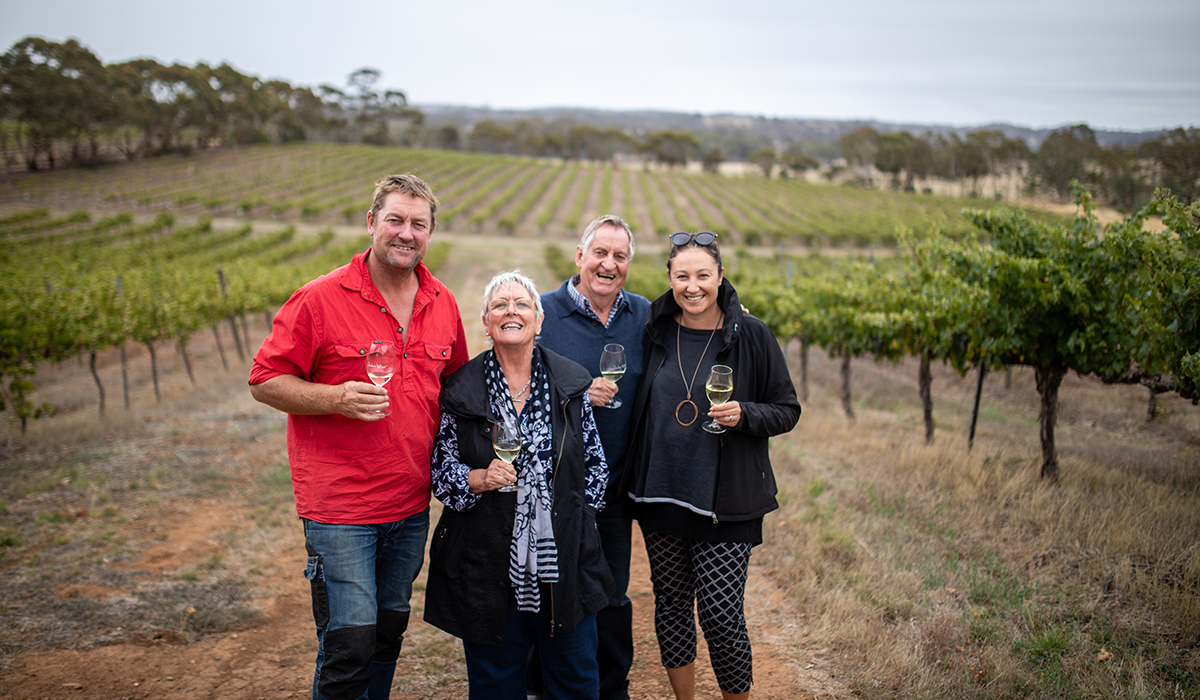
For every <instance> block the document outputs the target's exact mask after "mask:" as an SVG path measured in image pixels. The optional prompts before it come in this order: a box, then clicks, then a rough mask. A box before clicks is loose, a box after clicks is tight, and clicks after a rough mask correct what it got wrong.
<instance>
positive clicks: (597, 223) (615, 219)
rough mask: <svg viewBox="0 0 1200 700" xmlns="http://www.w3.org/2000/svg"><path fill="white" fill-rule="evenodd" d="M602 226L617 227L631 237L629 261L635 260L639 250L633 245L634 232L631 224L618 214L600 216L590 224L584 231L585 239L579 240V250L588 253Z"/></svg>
mask: <svg viewBox="0 0 1200 700" xmlns="http://www.w3.org/2000/svg"><path fill="white" fill-rule="evenodd" d="M601 226H616V227H618V228H621V229H624V231H625V235H626V236H628V237H629V259H630V260H633V254H634V252H635V251H636V248H637V246H635V245H634V244H633V231H630V230H629V224H627V223H625V220H624V219H622V218H621V217H619V216H617V215H616V214H605V215H604V216H598V217H596V219H595V220H594V221H592V223H590V224H588V226H587V228H585V229H584V230H583V238H580V239H579V249H580V250H582V251H583V252H585V253H586V252H587V250H588V246H590V245H591V244H592V239H593V238H595V237H596V230H597V229H599V228H600V227H601Z"/></svg>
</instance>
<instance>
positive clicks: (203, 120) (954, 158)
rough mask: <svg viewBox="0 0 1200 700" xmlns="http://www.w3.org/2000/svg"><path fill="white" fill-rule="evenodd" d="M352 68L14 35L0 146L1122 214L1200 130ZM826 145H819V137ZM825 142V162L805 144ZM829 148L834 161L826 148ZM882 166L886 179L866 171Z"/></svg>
mask: <svg viewBox="0 0 1200 700" xmlns="http://www.w3.org/2000/svg"><path fill="white" fill-rule="evenodd" d="M381 77H382V76H381V73H380V71H378V70H376V69H373V68H361V69H359V70H356V71H354V72H353V73H351V74H350V76H349V77H348V79H347V81H346V85H344V86H341V87H336V86H331V85H320V86H318V87H316V88H309V87H303V86H294V85H291V84H290V83H287V82H286V81H282V80H263V79H260V78H258V77H255V76H253V75H247V74H244V73H242V72H240V71H238V70H237V69H236V68H234V67H232V66H230V65H228V64H221V65H219V66H216V67H213V66H209V65H207V64H205V63H198V64H196V65H195V66H185V65H181V64H173V65H169V66H168V65H163V64H160V63H158V62H157V61H155V60H153V59H145V58H143V59H135V60H131V61H126V62H123V63H110V64H104V63H103V62H102V61H101V60H100V59H99V58H97V57H96V55H95V54H93V53H92V52H91V51H90V50H89V49H88V48H87V47H86V46H83V45H82V44H80V43H79V42H78V41H77V40H75V39H69V40H67V41H66V42H63V43H57V42H53V41H49V40H46V39H42V38H38V37H27V38H25V39H22V40H21V41H18V42H17V43H16V44H14V45H13V46H12V47H11V48H10V49H9V50H8V51H7V52H5V53H4V54H3V55H2V56H0V151H2V152H3V153H4V157H5V159H6V165H12V164H14V162H19V160H23V161H24V164H25V166H26V167H27V168H28V169H30V170H37V169H40V168H54V167H56V166H58V165H60V164H64V163H65V164H70V165H86V164H95V163H99V162H103V161H104V160H105V159H106V158H110V157H112V156H113V155H114V154H115V155H116V156H117V157H123V158H126V159H134V158H140V157H146V156H152V155H160V154H165V153H172V152H179V151H190V150H197V149H199V150H204V149H207V148H212V147H219V146H226V145H247V144H254V143H285V142H289V141H297V140H319V141H338V142H353V143H367V144H376V145H396V146H426V147H434V148H442V149H450V150H459V149H462V150H471V151H477V152H486V153H505V154H513V155H527V156H536V157H557V158H564V159H580V160H583V159H586V160H593V161H609V160H613V159H614V158H616V157H617V156H618V155H623V156H630V157H640V158H643V159H645V160H646V161H653V162H656V163H659V164H662V165H665V166H667V167H676V166H682V165H686V164H687V163H689V162H699V163H700V164H701V165H702V167H703V168H704V169H705V170H706V171H709V172H714V173H715V172H717V171H718V170H719V168H720V166H721V164H722V163H723V162H725V161H727V160H745V161H748V162H750V163H751V164H753V165H755V166H757V167H758V168H760V169H761V170H762V172H763V173H764V174H765V175H767V176H768V177H770V176H772V175H779V176H784V177H787V176H793V177H796V176H801V175H802V174H803V173H804V172H806V171H809V170H813V169H817V168H822V169H823V172H824V174H825V176H826V177H827V178H828V179H829V180H830V181H838V182H842V183H843V184H850V185H858V186H864V187H875V186H879V185H883V186H890V187H892V188H893V189H896V190H903V191H910V192H912V191H916V190H917V183H918V181H919V180H924V181H928V180H929V179H930V178H937V179H941V180H945V181H953V182H961V183H967V184H969V187H970V192H971V193H972V194H974V195H979V194H980V193H981V190H980V183H981V181H982V180H984V179H985V178H987V177H1001V178H1005V177H1007V178H1009V179H1012V180H1017V181H1020V182H1021V183H1023V188H1024V190H1025V191H1026V193H1029V194H1035V193H1049V194H1053V195H1056V196H1057V197H1059V198H1061V199H1067V198H1069V197H1070V194H1071V192H1070V184H1069V183H1070V182H1071V181H1072V180H1077V181H1079V182H1081V183H1083V184H1085V185H1086V186H1087V187H1089V188H1090V189H1091V191H1093V192H1095V193H1096V196H1097V198H1098V199H1099V200H1101V201H1103V202H1105V203H1107V204H1111V205H1113V206H1115V207H1116V208H1118V209H1119V210H1121V211H1124V212H1131V211H1134V210H1136V209H1138V208H1140V207H1142V206H1144V205H1145V204H1146V203H1148V202H1149V201H1150V199H1151V197H1152V195H1153V193H1154V190H1155V188H1158V187H1165V188H1168V189H1170V190H1171V191H1172V192H1173V193H1175V195H1176V196H1177V197H1179V198H1180V199H1181V200H1182V201H1183V202H1185V203H1191V202H1193V201H1195V200H1196V198H1197V195H1198V194H1200V185H1198V180H1200V129H1197V128H1196V127H1187V128H1184V127H1179V128H1176V129H1174V130H1172V131H1170V132H1168V133H1167V134H1165V135H1163V136H1160V137H1158V138H1155V139H1152V140H1149V141H1146V142H1143V143H1141V144H1140V145H1137V146H1128V147H1124V146H1113V147H1104V146H1101V145H1100V144H1099V143H1098V142H1097V138H1096V134H1095V132H1094V131H1093V130H1092V129H1091V128H1090V127H1088V126H1087V125H1086V124H1078V125H1073V126H1068V127H1064V128H1061V129H1057V130H1055V131H1053V132H1052V133H1051V134H1050V135H1049V136H1048V137H1047V138H1046V139H1045V140H1044V141H1043V142H1042V143H1041V144H1040V145H1039V146H1038V148H1037V149H1036V150H1034V149H1033V148H1031V147H1030V145H1029V144H1028V143H1026V142H1025V141H1022V140H1021V139H1016V138H1009V137H1007V136H1006V135H1005V134H1004V133H1003V132H1001V131H998V130H987V129H981V130H975V131H967V132H965V133H963V134H962V135H960V134H958V133H956V132H950V133H948V134H934V133H932V132H926V133H924V134H918V135H913V134H911V133H909V132H907V131H897V132H888V133H882V132H880V131H878V130H876V129H875V128H873V127H869V126H864V127H860V128H858V129H855V130H853V131H851V132H849V133H847V134H845V135H843V136H841V137H840V139H838V141H837V143H836V144H824V143H822V144H814V143H807V142H805V143H773V144H766V143H760V142H759V141H756V140H755V139H749V140H747V138H735V137H734V136H731V135H730V134H727V133H722V134H716V135H714V134H707V133H700V134H695V133H692V132H689V131H685V130H679V129H660V130H654V131H649V132H645V131H644V130H642V129H636V130H634V129H629V128H626V129H621V128H617V127H607V128H601V127H599V126H596V125H593V124H588V123H580V122H577V121H574V120H572V119H556V120H553V121H545V120H541V119H536V118H534V119H518V120H515V121H511V122H508V121H501V120H493V119H480V120H478V121H476V122H475V123H473V124H470V125H463V126H460V125H457V124H454V123H447V124H442V125H440V126H438V127H436V128H429V127H427V126H426V124H425V119H424V115H423V114H422V113H421V112H420V110H417V109H415V108H413V107H411V106H410V105H409V104H408V100H407V97H406V96H405V94H404V93H403V92H402V91H400V90H395V89H388V88H384V87H382V86H381V85H380V80H381ZM829 146H832V150H831V149H830V148H827V147H829ZM817 153H820V154H823V155H822V158H825V159H826V161H827V163H826V164H823V163H822V161H821V160H818V158H817V157H815V155H814V154H817ZM837 154H840V156H841V160H838V159H837V158H833V157H832V156H834V155H837ZM880 176H882V178H883V179H884V181H883V182H877V178H879V177H880Z"/></svg>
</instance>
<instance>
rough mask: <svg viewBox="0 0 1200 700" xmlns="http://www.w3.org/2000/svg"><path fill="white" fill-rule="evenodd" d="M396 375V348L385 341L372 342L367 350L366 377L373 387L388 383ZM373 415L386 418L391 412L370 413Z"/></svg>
mask: <svg viewBox="0 0 1200 700" xmlns="http://www.w3.org/2000/svg"><path fill="white" fill-rule="evenodd" d="M395 373H396V346H395V344H394V343H391V342H388V341H386V340H376V341H372V343H371V347H370V348H368V349H367V377H368V378H369V379H370V380H371V383H372V384H374V385H375V386H383V385H384V384H387V383H388V380H390V379H391V378H392V375H393V374H395ZM371 413H372V414H373V415H377V416H387V415H391V411H387V410H383V411H371Z"/></svg>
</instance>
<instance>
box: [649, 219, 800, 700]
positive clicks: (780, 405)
mask: <svg viewBox="0 0 1200 700" xmlns="http://www.w3.org/2000/svg"><path fill="white" fill-rule="evenodd" d="M667 271H668V274H669V277H670V281H671V291H669V292H667V293H666V294H664V295H662V296H661V297H659V298H658V299H657V300H655V302H654V303H653V304H652V305H651V307H650V318H649V321H648V322H647V324H646V334H645V337H644V340H643V352H644V354H645V361H644V366H645V374H644V375H643V376H642V380H641V383H640V384H639V386H638V391H637V396H636V399H635V402H634V409H633V421H634V426H635V428H634V433H633V440H632V441H631V442H630V451H631V454H630V458H629V461H628V462H627V464H628V465H629V467H630V468H628V469H627V470H626V471H627V476H626V477H625V478H626V480H627V481H626V483H627V484H628V493H629V495H630V497H631V498H632V499H633V500H634V502H635V508H634V513H635V517H636V518H637V519H638V522H639V524H640V526H641V528H642V532H643V535H644V538H645V540H646V552H647V554H648V555H649V559H650V579H651V582H652V584H653V586H654V627H655V632H656V633H657V635H658V643H659V649H660V652H661V656H662V663H663V666H665V667H666V669H667V675H668V677H669V678H670V681H671V687H672V689H673V690H674V691H675V696H676V697H677V698H691V697H693V694H694V689H695V665H694V661H695V659H696V630H695V626H694V624H693V622H692V608H693V605H695V606H696V609H697V612H698V614H699V618H700V626H701V628H702V629H703V630H704V639H705V641H706V642H707V643H708V648H709V656H710V658H711V660H712V666H713V671H714V673H715V674H716V676H717V684H718V685H719V686H720V688H721V693H722V695H723V696H724V697H726V698H742V697H747V696H748V695H749V691H750V685H751V683H752V682H753V669H752V664H751V653H750V639H749V636H748V635H747V633H746V619H745V615H744V613H743V602H744V597H745V588H746V573H747V569H748V567H749V562H750V548H751V547H753V546H754V545H756V544H759V543H761V542H762V518H763V515H765V514H766V513H768V512H770V511H772V510H774V509H775V508H777V507H778V504H777V503H776V501H775V493H776V487H775V476H774V474H773V472H772V471H771V461H770V457H769V454H768V450H767V439H768V438H769V437H771V436H773V435H779V434H781V433H786V432H788V431H789V430H791V429H792V428H793V427H795V425H796V421H798V420H799V418H800V403H799V401H797V399H796V390H795V387H794V386H793V385H792V379H791V374H790V373H789V371H788V368H787V363H786V361H785V360H784V357H783V353H782V351H781V350H780V348H779V343H778V342H777V341H776V340H775V337H774V336H773V335H772V334H771V331H770V330H769V329H768V328H767V327H766V325H765V324H763V323H762V321H759V320H758V319H756V318H754V317H753V316H750V315H748V314H744V313H742V309H741V304H740V303H739V301H738V298H737V292H736V291H735V290H734V289H733V285H731V284H730V283H729V282H728V281H726V280H725V279H724V277H723V274H722V273H723V268H722V266H721V252H720V249H719V248H718V246H717V236H716V234H713V233H708V232H702V233H697V234H690V233H676V234H673V235H672V236H671V252H670V254H669V256H668V258H667ZM716 364H721V365H727V366H729V367H731V368H732V370H733V394H732V396H731V397H730V399H729V400H728V401H727V402H726V403H724V404H721V405H711V406H708V410H707V411H706V412H705V413H707V416H709V417H710V418H712V419H714V420H715V421H716V422H717V423H719V424H720V425H721V426H722V427H723V428H724V432H721V433H712V432H708V431H706V430H702V429H701V422H702V420H701V419H702V418H703V415H702V410H703V409H702V408H701V407H702V406H705V405H706V404H708V401H707V400H706V399H705V393H704V383H705V380H706V379H707V378H708V375H709V371H710V369H711V368H712V366H713V365H716Z"/></svg>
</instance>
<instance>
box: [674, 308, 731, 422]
mask: <svg viewBox="0 0 1200 700" xmlns="http://www.w3.org/2000/svg"><path fill="white" fill-rule="evenodd" d="M724 318H725V314H721V318H719V319H717V325H716V327H715V328H713V331H712V334H711V335H709V336H708V342H707V343H705V344H704V350H702V351H701V352H700V361H699V362H697V363H696V371H695V372H692V381H690V382H689V381H688V378H687V375H686V374H684V373H683V352H682V351H681V350H680V342H679V336H680V334H681V333H682V332H683V331H682V328H683V324H682V323H680V324H679V325H677V326H676V327H675V359H677V360H679V377H680V378H681V379H683V386H684V388H686V389H687V398H686V399H684V400H683V401H680V402H679V405H678V406H676V407H675V422H676V423H678V424H680V425H681V426H683V427H685V428H686V427H688V426H689V425H691V424H692V423H695V422H696V419H697V418H699V417H700V409H699V408H698V407H697V406H696V402H695V401H692V387H693V386H695V385H696V376H697V375H698V374H700V365H702V364H704V353H706V352H708V346H709V345H711V344H712V339H713V337H714V336H716V335H717V328H720V327H721V320H722V319H724ZM684 404H690V405H691V407H692V419H691V420H690V421H688V422H686V423H684V422H683V421H681V420H679V409H681V408H683V405H684Z"/></svg>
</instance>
